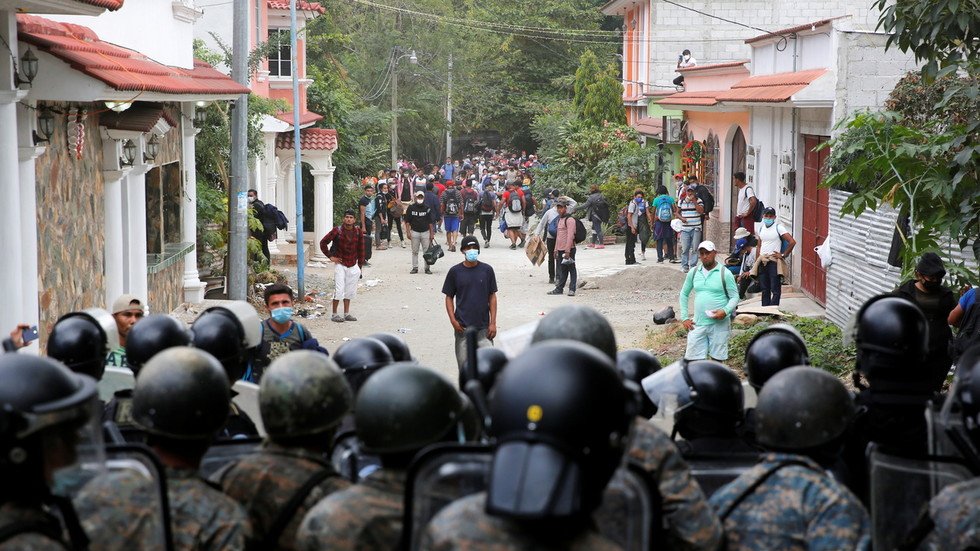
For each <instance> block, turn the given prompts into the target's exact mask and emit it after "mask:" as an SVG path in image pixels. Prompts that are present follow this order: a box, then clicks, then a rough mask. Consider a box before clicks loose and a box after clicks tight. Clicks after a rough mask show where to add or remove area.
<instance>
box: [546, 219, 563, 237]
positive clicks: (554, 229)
mask: <svg viewBox="0 0 980 551" xmlns="http://www.w3.org/2000/svg"><path fill="white" fill-rule="evenodd" d="M559 218H561V216H556V217H554V218H552V219H551V222H548V235H552V236H555V237H557V236H558V219H559Z"/></svg>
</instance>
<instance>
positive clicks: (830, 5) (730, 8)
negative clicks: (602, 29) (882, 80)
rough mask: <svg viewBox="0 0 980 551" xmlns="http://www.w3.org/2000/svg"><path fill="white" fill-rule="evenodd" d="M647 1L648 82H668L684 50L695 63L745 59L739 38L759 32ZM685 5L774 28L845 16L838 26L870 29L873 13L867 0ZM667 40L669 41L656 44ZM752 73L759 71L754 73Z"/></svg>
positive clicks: (698, 0)
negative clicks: (649, 8)
mask: <svg viewBox="0 0 980 551" xmlns="http://www.w3.org/2000/svg"><path fill="white" fill-rule="evenodd" d="M650 2H651V3H652V5H653V13H652V20H653V24H652V33H651V36H650V38H651V39H652V40H654V41H655V42H651V43H650V62H651V63H650V65H649V66H648V69H649V73H648V82H652V83H653V84H655V85H659V86H672V84H671V81H672V80H673V79H674V77H675V76H677V73H676V72H675V71H674V68H675V67H676V65H677V55H678V54H679V53H680V52H681V51H682V50H684V49H685V48H687V49H690V50H691V52H692V54H693V55H694V57H695V59H697V60H698V63H699V64H702V65H704V64H708V63H719V62H723V61H736V60H739V59H747V58H749V57H750V55H751V49H750V48H749V46H748V45H747V44H745V43H744V40H745V39H747V38H752V37H754V36H758V35H760V34H762V33H761V32H758V31H753V30H751V29H746V28H744V27H740V26H737V25H732V24H730V23H725V22H723V21H719V20H716V19H710V18H708V17H705V16H703V15H700V14H697V13H694V12H692V11H689V10H685V9H683V8H680V7H677V6H674V5H671V4H667V3H664V2H658V1H657V0H650ZM684 4H685V5H686V6H689V7H691V8H694V9H698V10H701V11H704V12H707V13H710V14H713V15H717V16H720V17H725V18H727V19H732V20H734V21H740V22H744V23H746V24H749V25H752V26H754V27H759V28H760V29H765V30H767V31H778V30H780V29H783V28H787V27H792V26H794V25H802V24H805V23H811V22H814V21H819V20H821V19H827V18H830V17H836V16H841V15H850V16H851V17H850V18H848V19H844V20H843V21H840V22H838V27H840V28H844V29H858V30H867V31H870V30H873V29H874V28H875V26H876V25H877V23H878V13H877V11H876V10H874V11H872V9H871V2H870V1H868V0H824V1H821V2H813V1H798V0H726V1H719V0H691V1H689V2H684ZM665 40H670V41H671V42H662V41H665ZM755 72H756V74H764V73H759V72H758V71H755Z"/></svg>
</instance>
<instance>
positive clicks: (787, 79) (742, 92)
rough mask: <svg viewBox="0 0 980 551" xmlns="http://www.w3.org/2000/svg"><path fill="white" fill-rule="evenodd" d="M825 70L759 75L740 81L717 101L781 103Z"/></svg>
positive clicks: (719, 96) (721, 94) (821, 74)
mask: <svg viewBox="0 0 980 551" xmlns="http://www.w3.org/2000/svg"><path fill="white" fill-rule="evenodd" d="M826 72H827V70H826V69H811V70H809V71H796V72H792V73H776V74H774V75H760V76H754V77H749V78H746V79H743V80H740V81H738V82H736V83H735V84H733V85H732V88H731V90H726V91H724V92H721V93H720V94H718V98H717V99H718V101H748V102H772V103H782V102H784V101H789V99H790V98H791V97H793V94H795V93H797V92H799V91H800V90H802V89H804V88H806V87H807V86H809V85H810V83H812V82H813V81H815V80H817V79H818V78H820V77H821V76H823V75H824V73H826Z"/></svg>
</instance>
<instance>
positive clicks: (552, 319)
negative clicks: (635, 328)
mask: <svg viewBox="0 0 980 551" xmlns="http://www.w3.org/2000/svg"><path fill="white" fill-rule="evenodd" d="M550 339H570V340H573V341H579V342H583V343H585V344H589V345H592V346H594V347H596V348H598V349H599V350H601V351H602V352H605V354H606V355H607V356H609V359H610V360H612V361H613V362H615V361H616V333H615V332H614V331H613V328H612V325H610V324H609V321H608V320H606V318H605V317H604V316H603V315H602V314H600V313H599V312H597V311H596V310H595V309H594V308H590V307H588V306H579V305H565V306H559V307H558V308H555V309H554V310H552V311H551V313H550V314H548V315H547V316H545V317H544V318H542V319H541V321H540V322H539V323H538V327H537V328H536V329H535V330H534V334H533V335H531V343H532V344H534V343H539V342H542V341H546V340H550Z"/></svg>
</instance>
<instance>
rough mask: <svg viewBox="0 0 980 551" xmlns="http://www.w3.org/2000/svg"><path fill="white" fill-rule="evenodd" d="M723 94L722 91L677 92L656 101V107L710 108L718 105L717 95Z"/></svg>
mask: <svg viewBox="0 0 980 551" xmlns="http://www.w3.org/2000/svg"><path fill="white" fill-rule="evenodd" d="M723 93H725V92H724V91H723V90H714V91H704V92H678V93H676V94H671V95H669V96H667V97H665V98H664V99H661V100H657V104H658V105H676V106H679V107H685V106H689V105H695V106H700V107H710V106H713V105H717V104H718V94H723Z"/></svg>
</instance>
